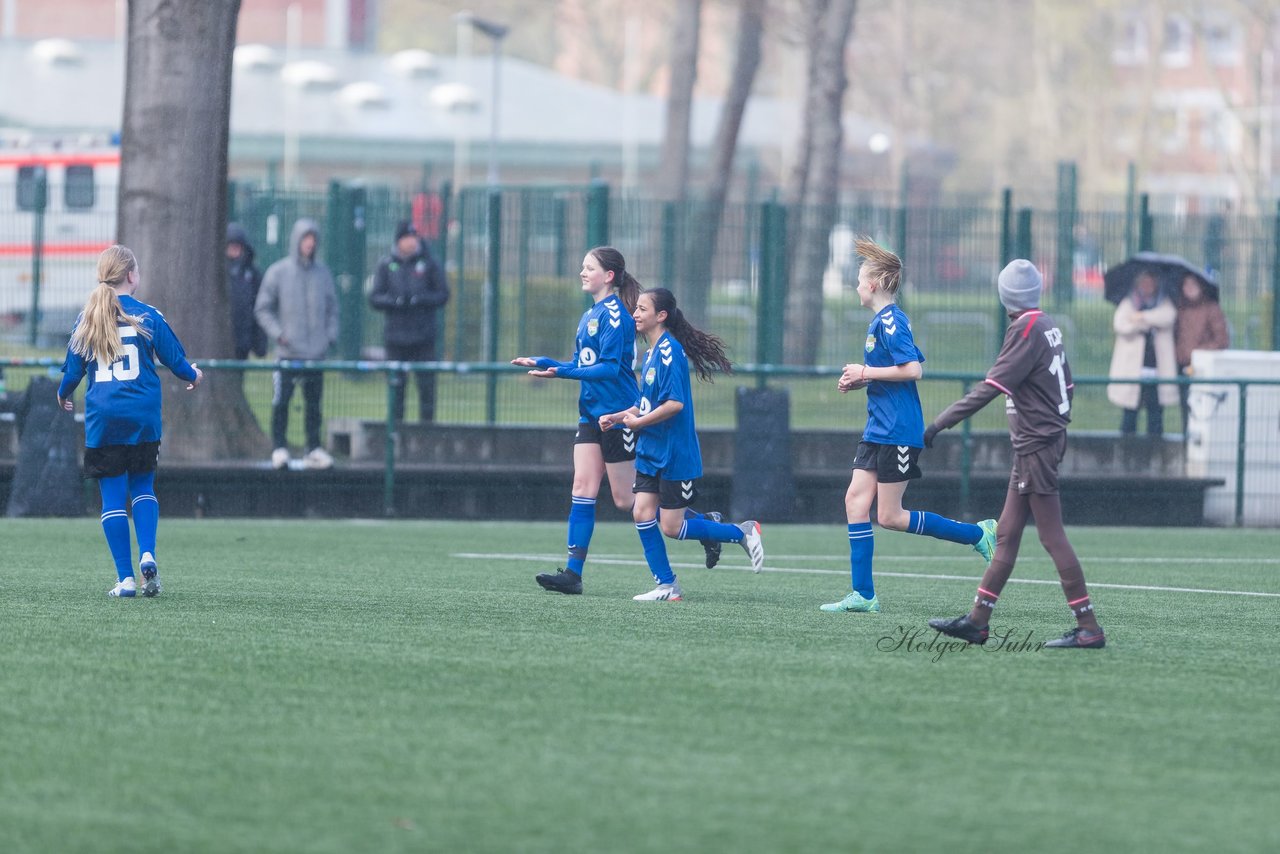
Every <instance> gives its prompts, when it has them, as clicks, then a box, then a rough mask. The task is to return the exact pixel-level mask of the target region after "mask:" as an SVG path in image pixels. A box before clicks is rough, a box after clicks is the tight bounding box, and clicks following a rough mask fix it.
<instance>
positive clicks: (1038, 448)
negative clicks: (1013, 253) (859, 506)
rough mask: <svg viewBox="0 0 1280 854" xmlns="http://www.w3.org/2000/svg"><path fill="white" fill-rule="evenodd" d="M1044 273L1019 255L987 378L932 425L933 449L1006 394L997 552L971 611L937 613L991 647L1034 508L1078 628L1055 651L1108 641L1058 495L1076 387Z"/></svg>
mask: <svg viewBox="0 0 1280 854" xmlns="http://www.w3.org/2000/svg"><path fill="white" fill-rule="evenodd" d="M1042 285H1043V279H1042V277H1041V276H1040V271H1039V270H1037V269H1036V268H1035V265H1034V264H1032V263H1031V262H1030V261H1027V260H1023V259H1019V260H1017V261H1012V262H1010V263H1009V265H1008V266H1007V267H1005V268H1004V270H1002V271H1001V273H1000V278H999V281H998V289H999V292H1000V302H1001V304H1003V305H1004V307H1005V309H1006V310H1007V311H1008V312H1009V329H1008V332H1006V333H1005V336H1004V345H1003V346H1002V347H1001V348H1000V354H999V355H998V356H997V357H996V362H995V364H994V365H993V366H992V367H991V370H989V371H988V372H987V377H986V380H985V381H984V382H982V383H979V384H978V385H976V386H975V387H974V388H973V389H972V390H970V391H969V393H968V394H966V395H965V396H964V397H962V398H961V399H960V400H958V401H956V402H955V403H953V404H951V406H949V407H947V409H946V410H944V411H943V413H942V414H941V415H939V416H938V417H937V418H935V419H934V421H933V423H932V424H930V425H929V427H927V428H926V429H925V431H924V444H925V447H931V446H932V445H933V439H934V437H935V436H936V435H937V434H938V432H939V431H941V430H946V429H947V428H949V427H954V426H955V425H956V424H959V423H960V422H961V421H963V420H964V419H966V418H968V417H969V416H971V415H973V414H974V413H976V412H977V411H978V410H980V409H982V407H984V406H986V405H987V404H988V403H990V402H991V401H992V400H994V399H995V398H996V397H997V396H998V395H1001V394H1003V395H1005V413H1006V414H1007V415H1008V417H1009V438H1010V440H1011V441H1012V442H1013V473H1012V475H1011V476H1010V478H1009V490H1008V492H1007V493H1006V495H1005V502H1004V509H1003V510H1002V511H1001V512H1000V520H999V522H998V523H997V527H996V531H997V533H996V551H995V557H994V558H993V559H992V561H991V565H990V566H989V567H987V571H986V573H985V574H984V575H983V576H982V582H981V583H980V584H979V585H978V595H977V596H975V597H974V600H973V609H972V610H970V612H969V613H968V614H965V615H964V616H961V617H956V618H954V619H950V620H948V619H935V620H930V621H929V625H930V626H931V627H933V628H935V629H937V630H938V631H940V632H942V633H943V634H946V635H950V636H951V637H956V638H960V639H961V640H966V641H969V642H970V643H977V644H983V643H986V642H987V637H988V635H989V629H988V626H989V624H990V621H991V611H992V609H993V608H995V605H996V601H997V600H998V599H999V598H1000V593H1001V591H1002V590H1003V589H1004V585H1005V583H1006V582H1008V580H1009V576H1011V575H1012V574H1013V565H1014V562H1015V561H1016V560H1017V557H1018V546H1019V545H1020V544H1021V542H1022V532H1023V530H1024V529H1025V528H1026V525H1027V518H1028V515H1030V516H1032V517H1034V518H1035V522H1036V531H1037V532H1038V533H1039V535H1040V543H1041V544H1042V545H1043V546H1044V548H1045V551H1047V552H1048V553H1049V556H1050V557H1051V558H1053V565H1054V566H1055V567H1056V568H1057V570H1058V579H1059V580H1060V581H1061V582H1062V590H1063V592H1064V593H1065V594H1066V596H1067V606H1068V607H1069V608H1070V609H1071V612H1072V614H1074V615H1075V618H1076V627H1075V628H1074V629H1072V630H1071V631H1069V632H1067V633H1066V634H1065V635H1063V636H1062V637H1060V638H1057V639H1055V640H1051V641H1049V642H1047V643H1046V644H1045V646H1046V647H1050V648H1069V649H1098V648H1101V647H1102V646H1104V645H1105V644H1106V638H1105V636H1104V635H1103V631H1102V627H1101V626H1099V625H1098V619H1097V616H1096V615H1095V614H1094V612H1093V603H1092V601H1091V600H1090V599H1089V591H1088V589H1087V587H1086V586H1085V581H1084V570H1082V569H1081V568H1080V560H1079V558H1077V557H1076V553H1075V550H1074V549H1072V548H1071V543H1070V542H1068V541H1067V532H1066V529H1065V528H1064V527H1063V525H1062V503H1061V501H1060V499H1059V496H1058V465H1059V463H1061V462H1062V456H1063V453H1064V452H1065V451H1066V447H1067V423H1068V422H1069V421H1070V420H1071V399H1072V393H1073V388H1074V387H1073V385H1072V382H1071V368H1070V367H1069V366H1068V364H1067V354H1066V351H1065V350H1064V349H1063V345H1062V330H1060V329H1059V328H1058V326H1057V324H1056V323H1054V322H1053V319H1052V318H1050V317H1049V315H1047V314H1045V313H1044V312H1042V311H1040V309H1039V305H1040V291H1041V288H1042Z"/></svg>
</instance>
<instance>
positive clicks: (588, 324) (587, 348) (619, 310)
mask: <svg viewBox="0 0 1280 854" xmlns="http://www.w3.org/2000/svg"><path fill="white" fill-rule="evenodd" d="M635 360H636V322H635V320H634V319H633V318H632V317H631V315H630V314H629V313H628V312H627V309H626V306H624V305H623V304H622V300H620V299H618V295H617V294H610V295H609V296H607V297H605V298H604V299H602V300H600V301H599V302H598V303H596V304H595V305H593V306H591V308H589V309H587V310H586V312H585V313H583V315H582V320H580V321H578V334H577V335H576V336H575V338H574V347H573V359H572V360H571V361H569V362H557V361H555V360H554V359H546V358H542V359H538V360H537V363H538V367H540V368H549V367H554V368H555V369H556V376H559V377H563V378H565V379H570V380H580V381H581V383H582V384H581V386H580V388H579V391H578V416H579V421H581V422H591V421H596V420H597V419H599V418H600V416H601V415H607V414H609V413H611V412H621V411H622V410H624V409H630V408H631V407H633V406H635V405H636V400H637V399H638V398H639V396H640V395H639V390H638V389H637V386H636V374H635V371H634V370H633V368H632V366H633V365H634V364H635Z"/></svg>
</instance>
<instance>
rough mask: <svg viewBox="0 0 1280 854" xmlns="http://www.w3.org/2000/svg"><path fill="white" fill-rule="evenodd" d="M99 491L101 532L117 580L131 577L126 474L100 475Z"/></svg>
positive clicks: (131, 562) (127, 479) (131, 556)
mask: <svg viewBox="0 0 1280 854" xmlns="http://www.w3.org/2000/svg"><path fill="white" fill-rule="evenodd" d="M98 491H99V492H101V493H102V533H103V534H105V535H106V538H107V548H108V549H110V550H111V559H112V560H113V561H115V564H116V575H117V576H118V580H120V581H124V580H125V579H126V578H133V542H132V541H131V540H130V539H129V513H128V511H126V510H125V505H126V503H127V502H128V500H129V477H128V475H123V474H122V475H119V476H118V477H103V478H99V479H98Z"/></svg>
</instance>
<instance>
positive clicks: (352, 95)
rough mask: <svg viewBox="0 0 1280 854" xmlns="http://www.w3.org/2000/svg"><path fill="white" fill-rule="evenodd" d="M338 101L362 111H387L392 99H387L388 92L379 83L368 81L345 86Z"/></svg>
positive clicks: (339, 94)
mask: <svg viewBox="0 0 1280 854" xmlns="http://www.w3.org/2000/svg"><path fill="white" fill-rule="evenodd" d="M338 100H340V101H341V102H342V103H344V104H347V105H348V106H351V107H358V108H360V109H362V110H385V109H388V108H389V107H390V106H391V99H390V98H389V97H387V90H385V89H383V88H382V87H381V86H379V85H378V84H377V83H370V82H368V81H361V82H359V83H348V84H347V85H346V86H343V87H342V91H340V92H339V93H338Z"/></svg>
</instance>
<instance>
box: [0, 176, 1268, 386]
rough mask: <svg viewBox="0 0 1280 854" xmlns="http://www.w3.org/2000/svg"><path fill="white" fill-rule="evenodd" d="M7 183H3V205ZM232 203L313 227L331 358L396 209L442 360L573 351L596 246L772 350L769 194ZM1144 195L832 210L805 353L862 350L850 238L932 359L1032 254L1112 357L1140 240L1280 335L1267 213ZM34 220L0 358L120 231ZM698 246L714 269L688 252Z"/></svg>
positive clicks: (778, 264)
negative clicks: (863, 239)
mask: <svg viewBox="0 0 1280 854" xmlns="http://www.w3.org/2000/svg"><path fill="white" fill-rule="evenodd" d="M13 194H14V189H13V188H12V187H4V186H0V202H2V201H3V200H5V199H8V198H12V197H13ZM104 195H105V194H104ZM229 198H230V203H229V209H230V210H229V213H230V216H231V217H232V218H234V219H235V220H237V221H239V222H240V223H241V224H243V225H244V226H245V228H246V230H247V231H248V233H249V236H250V239H251V241H252V242H253V244H254V246H255V248H256V250H257V255H258V260H259V262H260V263H261V264H262V266H263V267H264V268H265V266H267V265H269V264H270V263H271V262H273V261H275V260H277V259H278V258H279V257H281V256H282V255H283V254H284V252H285V251H286V248H287V247H286V244H287V241H288V235H289V232H290V230H291V228H292V225H293V222H294V221H295V220H296V219H297V218H298V217H301V216H307V217H311V218H314V219H316V220H317V221H318V222H319V223H320V224H321V228H322V230H323V233H322V239H321V251H322V253H323V254H324V259H325V261H326V262H327V263H328V265H329V266H330V268H331V269H332V270H333V271H334V273H335V276H336V278H337V280H338V286H339V291H340V300H341V318H342V335H341V341H340V345H339V348H338V351H337V352H335V353H334V354H333V355H334V356H336V357H339V358H343V359H348V360H358V359H361V358H369V357H377V356H379V355H380V352H381V351H380V347H381V344H382V315H381V314H379V313H378V312H375V311H371V310H370V309H369V308H368V305H367V301H366V293H367V288H368V284H369V279H370V276H371V274H372V271H373V269H374V268H375V266H376V263H377V261H378V259H379V258H380V257H381V256H383V255H385V254H386V253H387V252H389V251H390V248H391V243H392V235H393V230H394V226H395V223H396V221H397V220H400V219H405V218H412V219H414V220H415V222H417V224H418V226H419V229H420V231H421V232H422V233H423V234H424V235H426V237H427V239H428V241H429V243H430V244H431V246H432V248H433V250H434V251H435V253H436V254H437V255H438V256H439V257H440V258H441V259H442V260H443V261H444V262H445V265H446V269H447V270H448V274H449V282H450V286H451V288H452V290H453V298H452V299H451V301H450V303H449V304H448V305H447V306H446V307H445V309H444V312H443V323H442V326H443V347H442V350H441V353H440V356H441V358H444V359H449V360H452V361H494V362H497V361H503V360H505V359H507V358H509V357H510V356H514V355H517V354H525V355H528V354H538V355H542V354H546V355H557V356H560V357H565V356H567V355H568V354H569V352H570V350H571V348H572V335H573V329H574V328H575V324H576V320H577V318H578V316H579V315H580V313H581V312H582V310H583V308H584V307H585V302H584V298H583V297H582V295H581V293H580V290H579V285H578V281H577V271H578V269H579V265H580V263H581V258H582V254H583V253H584V251H585V250H586V249H588V248H589V247H591V246H594V245H598V244H604V243H610V244H613V245H615V246H617V247H618V248H619V249H621V250H622V252H623V254H624V255H625V256H626V257H627V259H628V266H629V268H630V269H631V271H632V272H633V273H634V274H635V275H636V276H637V278H639V279H640V280H641V282H642V283H644V284H646V285H659V284H660V285H663V286H666V287H670V288H671V289H672V290H673V291H675V293H676V294H677V297H678V298H681V299H682V301H683V300H684V297H682V296H681V294H682V293H687V292H688V290H689V288H691V287H692V286H693V284H695V283H694V282H691V281H690V280H689V277H691V276H694V275H699V274H698V273H697V271H699V270H701V269H704V268H705V269H706V270H707V271H708V272H707V273H706V277H707V279H708V280H707V281H704V282H700V283H698V284H701V285H705V286H706V287H707V290H708V294H709V297H708V300H707V304H706V309H705V312H704V313H703V315H702V316H701V317H700V318H699V320H700V325H705V327H706V328H708V329H709V330H710V331H712V332H714V333H716V334H717V335H719V336H721V337H722V338H723V339H725V341H726V342H727V343H728V345H729V348H730V351H731V355H732V356H733V358H734V360H735V361H737V362H739V363H747V362H754V363H758V364H762V363H774V362H778V361H781V353H782V350H781V341H782V338H783V334H784V333H783V330H784V329H785V325H786V300H785V294H786V291H787V287H788V284H787V259H788V258H789V257H791V252H792V249H793V247H794V245H795V241H796V235H795V231H796V222H797V221H798V218H799V217H801V216H803V213H804V212H802V211H795V210H789V209H787V208H786V207H785V206H782V205H780V204H777V203H776V202H773V201H763V202H736V203H730V204H728V205H726V207H725V210H724V214H723V217H722V220H721V223H720V226H719V229H718V231H717V232H716V234H715V235H714V237H715V239H714V241H712V240H711V238H712V235H710V234H708V233H706V231H707V226H706V218H705V216H704V215H703V211H702V209H701V208H700V207H699V203H698V202H691V203H689V204H687V205H675V204H673V203H670V202H661V201H655V200H652V199H646V198H641V197H637V196H632V195H624V194H620V193H618V192H614V191H612V190H611V188H609V187H608V186H607V185H604V184H593V185H589V186H547V187H541V186H534V187H530V186H521V187H499V188H493V189H490V188H483V187H479V188H477V187H468V188H466V189H464V190H462V191H460V192H454V191H452V189H451V188H450V187H449V185H448V184H445V185H443V186H441V187H440V188H438V189H431V190H421V191H405V190H390V189H387V188H379V187H367V186H362V185H352V184H347V183H342V182H337V181H335V182H333V183H332V184H331V185H330V186H329V187H328V188H327V189H326V190H321V191H288V192H285V191H281V190H278V189H273V188H269V187H268V188H264V187H258V186H252V185H233V186H232V187H231V192H230V196H229ZM1139 201H1140V203H1137V204H1135V205H1134V206H1133V209H1132V210H1130V211H1113V210H1096V211H1083V210H1077V209H1076V208H1075V205H1074V202H1072V201H1069V200H1063V201H1060V202H1059V204H1058V205H1057V206H1056V207H1053V206H1050V207H1044V206H1040V207H1034V208H1033V207H1018V206H1017V205H1015V204H1014V197H1013V194H1012V193H1011V192H1006V193H1005V194H1004V195H1003V196H1002V197H1001V198H1000V199H997V200H994V201H993V203H992V204H990V205H987V206H956V205H953V206H942V205H939V206H936V207H921V206H909V207H893V206H888V205H875V204H867V203H859V204H849V205H844V206H842V207H841V208H840V209H839V211H838V215H837V217H836V226H835V228H834V229H833V230H832V232H831V234H830V241H829V243H830V251H829V263H828V266H827V269H826V272H825V274H824V276H823V288H822V294H823V296H822V298H821V299H822V311H821V313H820V317H821V329H820V342H821V343H820V346H819V348H818V357H817V359H816V361H817V362H818V363H821V364H842V363H843V362H845V361H848V360H850V359H851V358H853V357H854V356H855V355H856V354H857V353H858V352H859V348H860V345H861V342H862V338H863V335H864V330H865V326H866V323H867V321H868V319H869V317H868V314H867V312H866V311H865V310H864V309H862V308H861V307H860V306H859V305H858V300H857V295H856V293H855V292H854V290H853V287H852V285H853V284H854V282H855V280H856V266H855V259H854V258H853V253H852V240H853V236H854V235H856V234H869V235H871V236H873V237H875V238H876V239H878V240H880V241H881V242H883V243H885V244H886V245H888V246H890V247H892V248H894V249H895V250H896V251H898V252H899V253H900V254H901V255H902V257H903V259H904V262H905V266H906V281H905V282H904V284H903V288H902V291H901V298H900V299H901V302H902V304H903V306H904V308H906V310H907V312H908V313H909V315H910V316H911V318H912V322H913V327H914V329H915V331H916V336H917V338H918V340H919V342H920V344H921V346H922V349H923V350H924V352H925V355H926V358H927V359H928V361H929V368H930V369H931V370H937V369H947V370H962V371H963V370H969V371H977V370H982V369H984V368H985V367H986V365H987V364H988V363H989V362H990V359H991V357H992V356H993V355H994V353H995V352H996V350H997V349H998V347H999V344H1000V340H1001V336H1002V332H1003V324H1004V319H1003V316H1002V313H1001V310H1000V308H999V306H998V304H997V302H996V299H995V289H994V285H993V283H994V281H995V277H996V274H997V273H998V272H999V270H1000V268H1001V267H1002V266H1003V264H1004V263H1005V262H1006V260H1008V259H1010V258H1013V257H1028V258H1031V259H1032V260H1033V261H1035V262H1036V263H1037V265H1038V266H1040V268H1041V269H1042V270H1043V271H1044V273H1045V281H1046V289H1047V290H1046V297H1045V303H1046V308H1047V310H1049V311H1050V312H1051V313H1052V314H1053V315H1054V316H1055V318H1056V319H1057V320H1058V321H1059V324H1060V325H1061V326H1062V328H1063V331H1064V333H1065V334H1066V337H1067V349H1068V352H1070V353H1071V355H1072V359H1073V363H1074V365H1075V367H1076V370H1077V372H1078V373H1080V374H1100V373H1103V372H1105V370H1106V367H1107V363H1108V359H1109V356H1110V351H1111V344H1112V335H1111V326H1110V318H1111V312H1112V308H1111V306H1110V304H1109V303H1107V302H1106V301H1105V299H1104V297H1103V293H1102V272H1103V270H1105V269H1106V268H1107V267H1109V266H1111V265H1113V264H1115V263H1118V262H1119V261H1121V260H1123V259H1124V258H1126V257H1127V256H1128V255H1130V254H1132V253H1133V252H1135V251H1138V250H1140V249H1154V250H1157V251H1161V252H1169V253H1174V254H1180V255H1183V256H1184V257H1186V258H1188V259H1189V260H1191V261H1192V262H1195V263H1201V264H1203V265H1204V266H1206V267H1209V268H1211V269H1212V270H1213V271H1214V273H1215V275H1216V276H1217V277H1218V282H1219V284H1220V286H1221V301H1222V306H1223V309H1224V311H1225V312H1226V314H1227V317H1228V320H1229V323H1230V325H1231V328H1232V333H1233V346H1234V347H1237V348H1240V349H1272V348H1275V347H1277V343H1278V342H1277V336H1276V334H1275V328H1276V325H1277V321H1276V317H1277V313H1278V312H1280V306H1278V305H1277V299H1276V293H1277V290H1280V258H1278V256H1277V252H1276V246H1277V242H1278V240H1277V235H1278V234H1280V213H1277V214H1276V215H1275V216H1250V215H1245V214H1232V215H1222V214H1213V215H1182V214H1175V213H1153V212H1151V211H1149V210H1148V209H1147V206H1146V204H1145V199H1143V200H1139ZM36 217H37V215H36V214H35V213H33V212H32V211H24V210H16V209H12V207H11V206H6V205H5V204H2V203H0V355H5V356H27V355H48V354H51V353H54V352H57V351H58V350H59V349H61V347H62V345H63V344H64V342H65V340H66V336H67V334H68V332H69V330H70V325H71V322H72V320H73V319H74V317H75V312H76V311H77V310H78V308H79V306H80V305H81V303H82V301H83V295H84V294H85V292H86V291H87V289H88V286H89V284H91V283H92V281H93V266H94V262H95V260H96V255H97V251H99V250H100V248H101V247H102V246H104V245H106V244H107V243H109V242H110V240H111V235H112V234H113V232H114V214H112V215H111V216H110V217H108V216H106V215H105V213H103V212H101V211H98V212H95V211H93V210H89V211H79V212H76V213H74V214H71V213H60V214H58V216H57V217H54V218H53V219H51V220H50V221H49V222H47V223H44V224H43V226H41V228H40V229H39V230H40V231H41V232H42V234H43V235H45V236H44V237H43V238H42V241H43V243H40V244H37V242H35V241H34V239H33V235H34V233H35V231H36V230H37V225H36ZM38 245H39V246H42V247H43V248H42V249H40V251H37V246H38ZM711 245H714V247H715V249H714V252H713V253H711V258H710V259H709V264H699V263H694V262H695V261H696V260H698V259H697V258H696V256H697V254H698V253H700V252H701V253H706V252H707V251H708V247H710V246H711ZM202 290H203V289H202ZM179 332H181V330H179Z"/></svg>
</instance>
